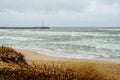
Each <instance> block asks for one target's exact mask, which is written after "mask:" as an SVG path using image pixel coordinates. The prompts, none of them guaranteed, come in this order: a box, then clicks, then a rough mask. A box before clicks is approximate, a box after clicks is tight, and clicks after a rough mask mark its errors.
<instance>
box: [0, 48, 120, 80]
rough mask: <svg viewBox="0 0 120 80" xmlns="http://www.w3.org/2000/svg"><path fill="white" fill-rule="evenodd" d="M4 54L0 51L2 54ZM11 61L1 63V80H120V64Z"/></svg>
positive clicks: (12, 50) (11, 50) (10, 49)
mask: <svg viewBox="0 0 120 80" xmlns="http://www.w3.org/2000/svg"><path fill="white" fill-rule="evenodd" d="M4 48H5V49H4V53H7V54H8V53H9V51H10V53H9V55H10V54H11V53H12V52H13V53H12V54H14V53H17V52H16V51H15V50H14V49H12V48H7V47H4ZM2 49H3V47H2V48H1V47H0V50H2ZM7 49H9V50H7ZM6 51H7V52H6ZM4 53H3V50H2V51H0V54H4ZM19 54H20V53H19ZM9 55H7V56H9ZM14 55H15V54H14ZM7 56H6V57H7ZM6 57H4V58H6ZM11 58H12V57H11ZM22 58H23V60H25V59H24V57H22ZM11 60H14V58H12V59H10V61H9V60H7V62H4V61H2V60H1V61H0V65H1V66H0V80H4V79H6V80H120V64H117V63H109V62H108V63H103V62H99V63H95V62H89V61H88V62H84V61H83V62H82V61H81V62H71V61H63V62H59V63H58V62H49V61H48V62H38V63H37V62H35V63H30V64H27V63H24V62H23V63H21V59H20V64H19V60H18V62H17V63H16V62H15V63H14V61H11ZM25 62H26V61H25Z"/></svg>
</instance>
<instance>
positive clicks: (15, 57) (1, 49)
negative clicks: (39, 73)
mask: <svg viewBox="0 0 120 80" xmlns="http://www.w3.org/2000/svg"><path fill="white" fill-rule="evenodd" d="M0 61H3V62H6V63H15V64H19V63H26V61H25V58H24V56H23V55H22V54H21V53H19V52H17V51H15V50H14V49H13V48H10V47H5V46H0Z"/></svg>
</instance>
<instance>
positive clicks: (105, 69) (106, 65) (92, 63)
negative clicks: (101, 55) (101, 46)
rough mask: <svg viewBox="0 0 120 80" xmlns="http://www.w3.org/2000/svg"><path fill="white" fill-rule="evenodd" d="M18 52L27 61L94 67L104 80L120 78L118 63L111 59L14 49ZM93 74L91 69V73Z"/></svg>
mask: <svg viewBox="0 0 120 80" xmlns="http://www.w3.org/2000/svg"><path fill="white" fill-rule="evenodd" d="M16 50H17V51H18V52H21V53H22V54H23V55H24V56H25V59H26V60H27V61H28V62H35V63H39V64H41V63H44V64H46V63H47V64H55V65H66V66H73V67H76V68H80V69H82V68H86V69H87V68H90V67H91V69H92V68H94V69H95V71H96V72H97V73H99V74H101V75H102V76H103V77H105V78H106V80H120V63H119V62H112V61H104V60H83V59H66V58H58V57H51V56H46V55H42V54H39V53H37V52H34V51H29V50H20V49H16ZM92 73H93V74H94V72H92V70H91V74H92Z"/></svg>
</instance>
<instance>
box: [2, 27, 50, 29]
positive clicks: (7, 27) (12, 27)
mask: <svg viewBox="0 0 120 80" xmlns="http://www.w3.org/2000/svg"><path fill="white" fill-rule="evenodd" d="M0 29H50V27H0Z"/></svg>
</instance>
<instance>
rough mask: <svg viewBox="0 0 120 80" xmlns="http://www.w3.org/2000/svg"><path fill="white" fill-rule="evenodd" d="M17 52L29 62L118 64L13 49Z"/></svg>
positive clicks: (102, 60) (111, 61)
mask: <svg viewBox="0 0 120 80" xmlns="http://www.w3.org/2000/svg"><path fill="white" fill-rule="evenodd" d="M15 50H16V51H18V52H21V53H22V54H23V55H24V56H25V58H26V60H29V61H77V62H79V61H91V62H94V61H95V62H96V61H97V62H110V63H120V61H117V60H110V59H83V58H81V59H75V58H66V57H56V56H49V55H44V54H42V53H39V52H37V51H36V52H35V51H32V50H24V49H15Z"/></svg>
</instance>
